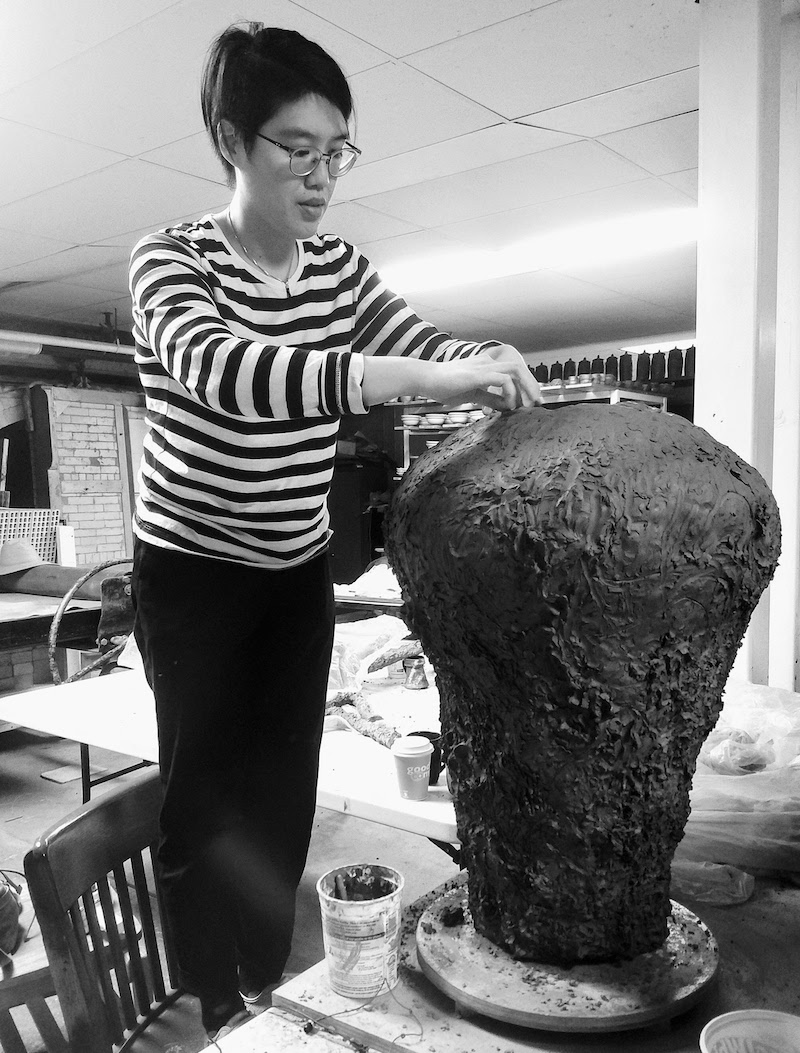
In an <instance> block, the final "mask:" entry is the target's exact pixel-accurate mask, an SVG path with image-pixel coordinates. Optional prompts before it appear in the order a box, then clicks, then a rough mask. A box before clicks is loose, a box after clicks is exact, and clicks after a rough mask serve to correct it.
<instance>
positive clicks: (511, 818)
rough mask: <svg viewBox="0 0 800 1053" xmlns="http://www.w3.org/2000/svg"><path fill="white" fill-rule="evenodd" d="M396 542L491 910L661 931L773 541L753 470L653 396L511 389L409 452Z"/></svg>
mask: <svg viewBox="0 0 800 1053" xmlns="http://www.w3.org/2000/svg"><path fill="white" fill-rule="evenodd" d="M386 543H387V554H388V556H389V560H390V563H391V565H392V566H393V568H394V570H395V573H396V574H397V577H398V579H399V581H400V584H401V586H402V589H403V596H404V600H405V612H406V615H407V619H408V622H409V625H410V627H411V628H412V629H413V631H414V632H415V634H416V635H417V636H418V637H419V639H420V642H421V644H422V646H423V648H424V650H425V652H426V654H427V655H428V656H429V658H430V660H431V662H432V664H433V666H434V669H435V671H436V676H437V684H438V687H439V692H440V696H441V717H442V728H443V732H444V742H445V753H446V755H447V756H448V764H449V770H450V774H451V782H452V786H453V789H454V796H455V807H456V816H457V820H458V830H459V836H460V838H461V842H462V845H463V851H464V859H465V865H466V867H467V870H468V874H469V906H470V912H471V914H472V919H473V923H474V925H475V928H476V929H477V931H478V932H479V933H481V934H482V935H484V936H485V937H487V938H488V939H489V940H491V941H493V942H494V943H495V944H497V945H499V946H500V947H502V948H503V949H505V950H506V951H507V952H508V953H509V954H511V955H512V956H513V957H516V958H529V959H534V960H536V961H539V962H545V963H555V964H560V965H564V964H572V963H576V962H580V961H585V962H591V961H604V960H618V959H629V958H632V957H635V956H636V955H638V954H641V953H645V952H648V951H651V950H653V949H655V948H656V947H658V946H660V945H661V944H662V943H663V942H664V940H665V938H666V935H667V918H668V916H669V913H670V899H669V881H670V862H671V859H672V855H673V852H674V850H675V847H676V846H677V844H678V842H679V841H680V839H681V836H682V832H683V828H684V825H685V823H686V820H687V817H688V814H689V788H690V784H691V779H692V775H693V771H694V767H695V761H696V758H697V754H698V752H699V750H700V747H701V745H702V743H703V741H704V739H705V738H706V736H707V735H708V733H709V731H710V730H711V728H712V727H713V725H714V724H715V722H716V720H717V718H718V715H719V712H720V708H721V695H722V691H723V688H724V685H725V682H726V679H727V677H728V673H729V671H730V668H731V665H732V663H733V660H734V657H735V654H736V651H737V650H738V648H739V646H740V643H741V640H742V637H743V635H744V632H745V629H746V627H747V624H748V621H749V619H750V616H751V614H752V612H753V609H754V607H755V605H756V603H757V601H758V598H759V596H760V595H761V593H762V591H763V590H764V588H765V587H766V585H767V583H768V582H769V580H770V578H771V577H772V574H773V573H774V569H775V566H776V562H777V558H778V553H779V547H780V525H779V517H778V511H777V506H776V504H775V501H774V499H773V497H772V494H771V493H770V490H769V489H768V487H767V485H766V483H765V482H764V480H763V479H762V477H761V476H760V475H759V474H758V472H756V471H755V469H753V468H752V467H750V466H749V465H747V464H746V463H745V462H743V461H742V460H741V459H740V458H739V457H737V456H736V455H735V454H734V453H733V452H732V451H731V450H730V449H728V448H727V447H725V446H722V445H721V444H720V443H718V442H717V441H715V440H714V439H713V438H712V437H711V436H710V435H709V434H708V433H707V432H705V431H704V430H703V429H701V428H698V427H696V426H694V425H692V424H691V423H689V422H688V421H686V420H684V419H683V418H681V417H676V416H673V415H671V414H666V413H660V412H656V411H655V410H652V409H650V408H641V407H635V406H586V405H583V406H578V407H563V408H558V409H556V410H548V409H542V408H533V409H523V410H517V411H515V412H513V413H507V414H496V415H493V416H491V417H487V418H485V419H484V420H483V421H481V422H479V423H478V424H475V425H472V426H471V427H469V428H466V429H464V430H462V431H461V432H459V433H456V434H454V435H453V436H451V437H450V438H449V439H448V440H447V441H445V442H444V443H441V444H440V445H439V446H438V447H437V448H436V449H434V450H431V451H430V452H429V453H427V454H426V455H425V456H424V457H421V458H420V459H419V460H418V461H417V463H416V464H415V465H414V466H413V467H412V468H411V470H409V471H408V472H407V473H406V475H405V477H404V479H403V482H402V484H401V485H400V487H399V488H398V490H397V492H396V493H395V495H394V497H393V502H392V506H391V508H390V512H389V516H388V519H387V524H386Z"/></svg>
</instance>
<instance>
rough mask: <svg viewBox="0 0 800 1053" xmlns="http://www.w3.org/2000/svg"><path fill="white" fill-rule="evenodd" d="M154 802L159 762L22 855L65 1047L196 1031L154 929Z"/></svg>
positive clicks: (193, 1013) (146, 1040) (192, 1006)
mask: <svg viewBox="0 0 800 1053" xmlns="http://www.w3.org/2000/svg"><path fill="white" fill-rule="evenodd" d="M160 803H161V785H160V782H159V774H158V770H157V769H154V768H153V769H146V770H143V771H140V772H136V773H134V774H132V775H130V776H129V777H128V778H126V781H125V783H124V784H121V785H119V786H117V787H114V788H113V789H111V790H108V791H107V792H106V793H104V794H103V795H102V796H100V797H98V798H96V799H95V800H93V801H90V802H89V803H87V804H84V805H83V806H82V807H81V808H79V809H78V810H77V811H75V812H73V813H72V814H71V815H69V816H67V818H66V819H64V820H63V821H62V822H60V823H58V824H57V825H56V826H54V827H52V828H51V829H50V830H49V831H48V832H47V833H45V834H44V835H42V837H40V838H39V839H38V840H37V842H36V844H35V845H34V846H33V848H32V849H31V850H30V851H29V852H28V854H27V855H26V857H25V874H26V876H27V879H28V886H29V889H30V895H31V900H32V902H33V907H34V910H35V911H36V916H37V918H38V921H39V924H40V926H41V930H42V936H43V938H44V946H45V949H46V951H47V956H48V958H49V961H50V971H51V974H52V978H53V984H54V987H55V990H56V992H57V994H58V997H59V1000H60V1003H61V1008H62V1011H63V1014H64V1021H65V1025H66V1030H67V1036H68V1039H69V1048H70V1050H72V1051H73V1053H112V1050H113V1051H114V1053H117V1051H121V1050H125V1051H128V1053H134V1051H137V1053H138V1051H141V1050H155V1049H163V1048H165V1047H166V1046H168V1045H169V1044H170V1042H174V1043H180V1042H181V1040H184V1041H185V1040H186V1039H187V1038H196V1037H197V1036H202V1035H203V1032H202V1028H201V1025H200V1021H199V1013H198V1009H197V1002H196V1000H194V999H190V998H189V997H188V996H185V997H184V996H183V992H182V991H181V990H180V989H177V988H175V987H174V986H173V985H172V980H171V977H172V975H174V969H173V968H172V963H171V956H170V953H169V945H168V940H165V939H164V936H163V934H162V933H161V932H160V931H159V925H158V897H157V892H156V889H155V883H154V880H153V871H152V863H153V859H154V858H155V847H156V843H157V838H158V814H159V808H160ZM167 1010H169V1012H166V1011H167Z"/></svg>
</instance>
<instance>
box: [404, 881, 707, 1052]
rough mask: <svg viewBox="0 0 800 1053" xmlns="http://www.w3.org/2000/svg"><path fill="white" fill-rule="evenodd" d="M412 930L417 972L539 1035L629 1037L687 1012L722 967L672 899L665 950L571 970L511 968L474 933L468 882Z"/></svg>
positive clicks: (436, 897) (449, 890) (698, 925)
mask: <svg viewBox="0 0 800 1053" xmlns="http://www.w3.org/2000/svg"><path fill="white" fill-rule="evenodd" d="M431 896H432V897H433V899H432V901H431V902H430V903H429V905H428V906H427V907H426V909H425V911H424V912H423V914H422V916H421V917H420V919H419V922H418V924H417V933H416V941H417V958H418V960H419V964H420V966H421V968H422V971H423V973H424V974H425V976H427V977H428V979H429V980H430V981H431V983H433V984H434V985H435V986H436V987H438V988H439V990H440V991H442V992H443V993H444V994H446V995H448V996H449V997H450V998H452V999H453V1000H454V1001H455V1003H456V1004H457V1005H458V1006H460V1007H462V1008H464V1009H466V1010H468V1011H471V1012H475V1013H480V1014H482V1015H483V1016H489V1017H492V1018H493V1019H495V1020H503V1021H505V1022H506V1023H510V1024H517V1025H519V1026H521V1027H530V1028H539V1029H541V1030H544V1031H570V1032H605V1031H628V1030H632V1029H634V1028H639V1027H646V1026H647V1025H649V1024H651V1023H653V1022H654V1021H657V1020H664V1019H669V1018H670V1017H673V1016H677V1015H678V1014H680V1013H683V1012H685V1011H686V1010H687V1009H689V1008H690V1007H691V1006H692V1005H694V1004H695V1002H697V1001H698V999H699V998H700V997H701V995H702V993H703V991H704V989H705V988H706V987H707V986H708V985H709V984H710V983H711V981H712V980H713V978H714V975H715V973H716V971H717V966H718V964H719V950H718V947H717V942H716V940H715V939H714V937H713V935H712V934H711V932H710V931H709V930H708V928H707V927H706V926H705V925H704V924H703V922H702V921H700V919H699V918H698V917H696V915H694V914H692V913H691V911H689V910H687V908H686V907H683V906H680V904H678V903H675V902H674V901H672V915H671V917H670V918H669V920H668V925H667V928H668V935H667V939H666V941H665V943H664V944H663V946H662V947H660V948H659V949H658V950H656V951H650V952H648V953H647V954H640V955H639V956H638V957H636V958H634V959H632V960H630V961H626V962H621V963H619V964H616V965H612V964H600V965H576V966H574V967H572V968H571V969H565V968H561V967H559V966H556V965H546V964H538V963H536V962H521V961H517V960H515V959H514V958H512V957H511V956H510V955H508V954H507V953H506V952H505V951H502V950H501V949H500V948H498V947H497V946H496V945H495V944H494V943H491V942H490V941H489V940H487V939H486V938H485V937H484V936H481V935H480V933H478V932H476V931H475V926H474V925H473V924H472V920H471V918H470V914H469V906H468V902H467V899H468V896H467V877H466V874H463V875H462V876H461V877H460V878H459V880H458V881H457V882H446V883H445V885H442V886H440V887H439V888H438V889H436V890H434V892H433V893H431Z"/></svg>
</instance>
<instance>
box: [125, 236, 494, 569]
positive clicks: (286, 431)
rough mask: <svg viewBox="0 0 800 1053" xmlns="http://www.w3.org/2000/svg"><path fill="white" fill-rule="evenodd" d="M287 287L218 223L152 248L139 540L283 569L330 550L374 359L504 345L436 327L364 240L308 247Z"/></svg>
mask: <svg viewBox="0 0 800 1053" xmlns="http://www.w3.org/2000/svg"><path fill="white" fill-rule="evenodd" d="M298 250H299V262H298V265H297V268H296V270H295V271H294V273H293V274H292V275H291V276H290V277H289V279H288V280H287V281H286V282H285V283H284V282H280V281H277V280H270V279H269V278H267V277H266V276H265V275H264V274H263V273H262V272H261V271H259V270H257V269H256V268H255V267H252V266H250V265H249V264H248V263H247V262H246V261H245V260H244V259H242V258H241V257H240V256H239V255H238V254H237V253H235V252H234V251H233V249H232V247H231V246H230V244H229V243H228V241H227V240H226V238H225V236H224V234H223V233H222V231H221V229H220V228H219V226H218V225H217V223H216V222H215V220H214V219H213V218H212V217H210V216H206V217H204V218H203V219H201V220H198V221H196V222H193V223H187V224H183V225H180V226H175V227H171V228H167V229H166V230H163V231H159V232H157V233H155V234H151V235H148V236H147V237H145V238H143V239H142V240H141V241H140V242H139V243H138V245H137V246H136V247H135V249H134V250H133V254H132V258H131V272H130V275H131V294H132V297H133V315H134V323H135V327H134V337H135V341H136V363H137V366H138V369H139V376H140V378H141V382H142V386H143V388H144V392H145V400H146V411H147V425H148V427H147V435H146V438H145V442H144V454H143V458H142V463H141V468H140V475H139V499H138V502H137V507H136V515H135V520H134V529H135V532H136V534H137V535H138V536H139V537H141V538H143V539H145V540H146V541H148V542H150V543H152V544H154V545H159V546H162V547H165V548H171V549H176V550H178V551H182V552H187V553H195V554H201V555H205V556H211V557H215V558H219V559H228V560H234V561H237V562H242V563H246V564H249V565H252V566H261V567H267V568H273V569H280V568H284V567H291V566H295V565H298V564H300V563H303V562H305V561H307V560H309V559H311V558H312V557H314V556H315V555H317V554H318V553H319V552H320V551H322V550H323V549H324V548H325V546H326V545H327V542H328V538H329V536H330V528H329V518H328V510H327V496H328V491H329V488H330V484H331V478H332V475H333V466H334V455H335V452H336V437H337V432H338V428H339V420H340V417H341V415H342V414H345V413H366V412H367V410H368V407H366V406H365V405H364V401H363V397H362V391H361V383H362V378H363V357H362V356H363V355H389V354H392V355H410V356H417V357H419V358H423V359H431V360H436V361H445V360H448V359H452V358H458V357H463V356H466V355H470V354H474V353H475V352H476V351H478V350H481V349H483V348H486V347H489V346H492V344H491V343H490V344H479V343H471V342H468V341H462V340H454V339H452V338H451V337H449V336H447V335H446V334H443V333H440V332H437V330H436V329H435V328H433V327H432V326H430V325H428V324H427V323H425V322H423V321H421V320H420V319H419V318H418V317H417V316H416V314H415V313H414V312H413V311H412V310H411V309H410V308H409V307H408V305H407V304H406V303H405V302H404V301H403V300H402V299H401V298H400V297H398V296H395V295H394V294H393V293H391V292H390V291H389V290H388V289H387V288H386V287H385V286H384V285H383V284H382V282H381V280H380V278H379V276H378V274H377V273H376V271H375V270H374V268H373V267H372V266H371V264H370V263H369V262H368V261H367V260H366V258H365V257H364V256H362V255H361V254H360V253H359V252H358V250H357V249H355V248H354V247H353V246H352V245H349V244H347V243H346V242H344V241H342V240H341V239H340V238H338V237H334V236H331V235H322V236H317V237H314V238H312V239H310V240H308V241H304V242H298Z"/></svg>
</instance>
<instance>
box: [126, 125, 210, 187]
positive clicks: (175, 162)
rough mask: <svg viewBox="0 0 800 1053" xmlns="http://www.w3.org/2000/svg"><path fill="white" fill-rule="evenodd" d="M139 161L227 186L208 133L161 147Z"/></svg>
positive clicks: (199, 133)
mask: <svg viewBox="0 0 800 1053" xmlns="http://www.w3.org/2000/svg"><path fill="white" fill-rule="evenodd" d="M139 160H140V161H150V162H151V163H152V164H154V165H161V166H162V167H163V168H171V169H173V171H175V172H185V173H186V174H187V175H193V176H199V177H200V178H201V179H208V180H210V181H211V182H214V183H219V184H220V186H225V185H226V183H225V172H224V170H223V167H222V163H221V162H220V161H219V159H218V158H217V155H216V154H215V153H214V148H213V147H212V145H211V140H210V139H209V137H208V133H207V132H206V131H202V132H197V133H196V134H195V135H188V136H187V137H186V138H185V139H178V140H177V141H176V142H174V143H167V145H166V146H159V147H158V149H157V150H148V151H147V152H146V153H143V154H141V155H140V157H139Z"/></svg>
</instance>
